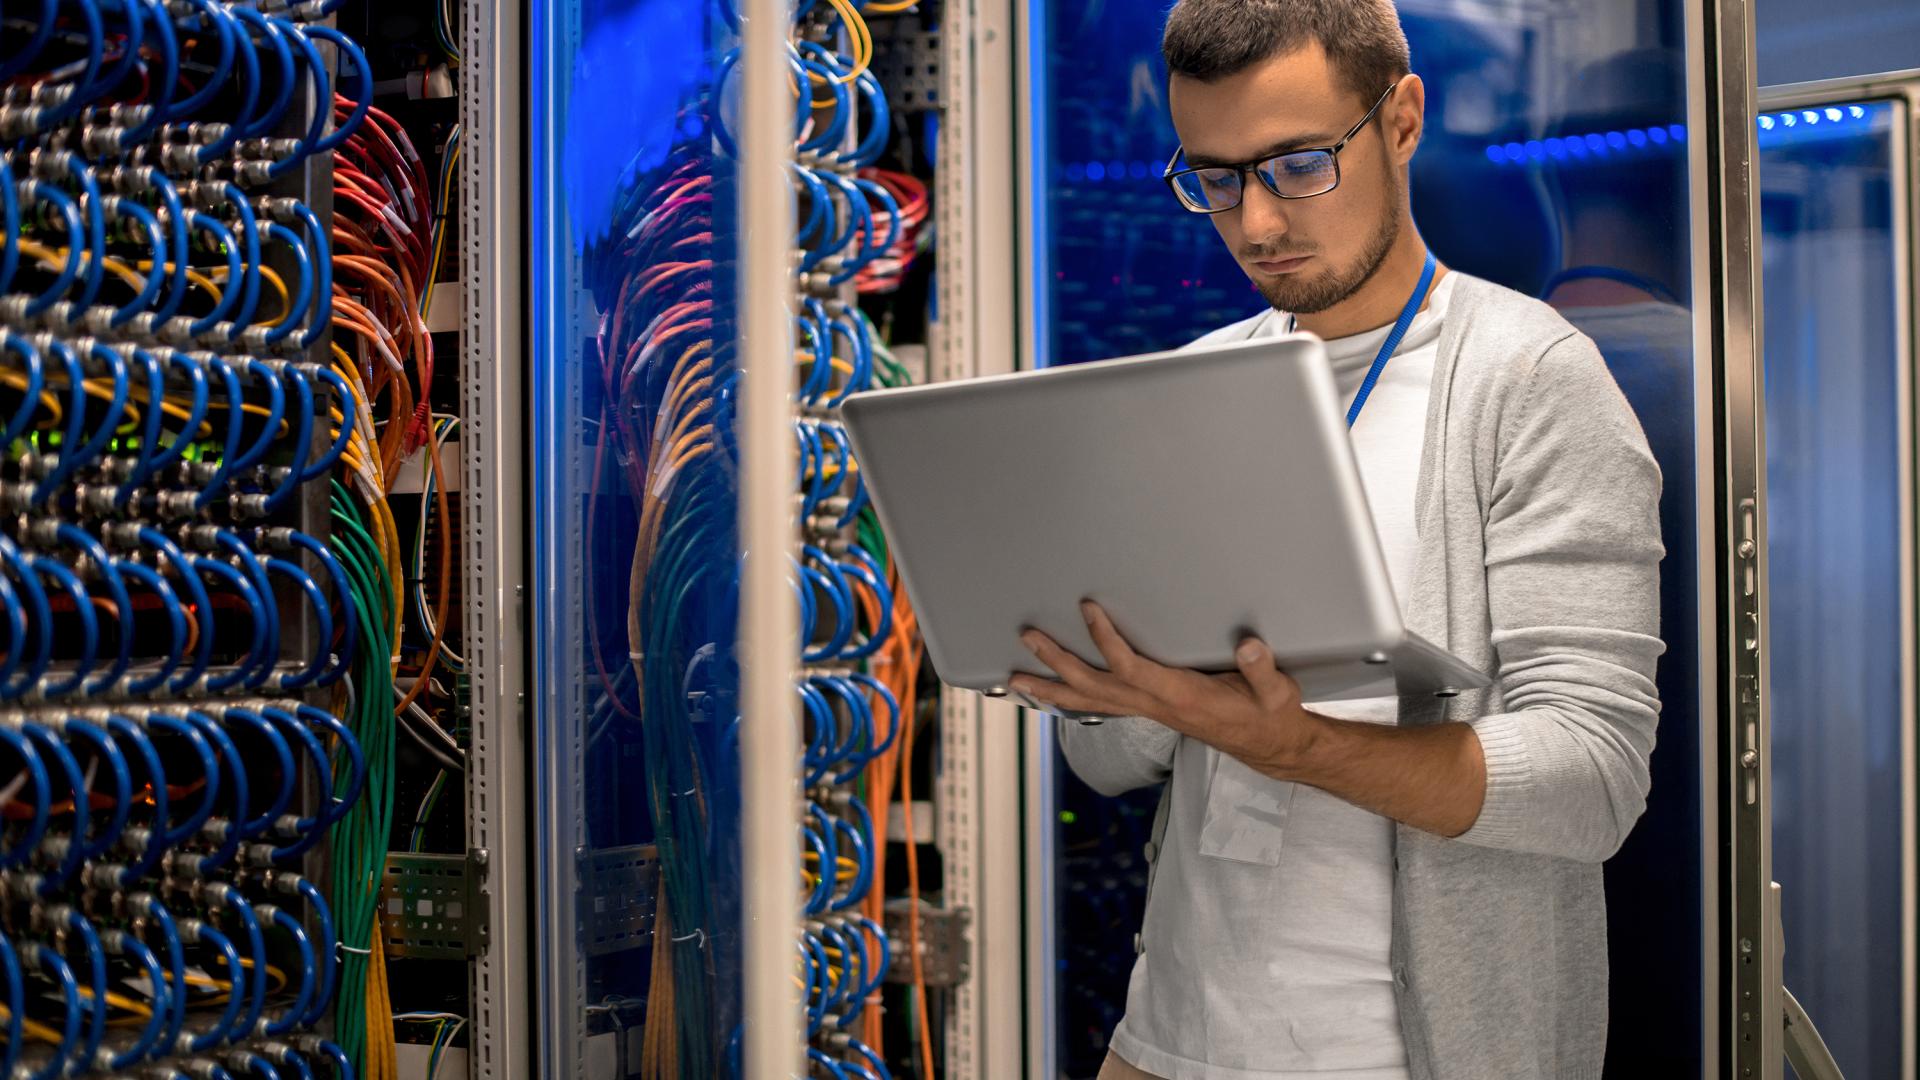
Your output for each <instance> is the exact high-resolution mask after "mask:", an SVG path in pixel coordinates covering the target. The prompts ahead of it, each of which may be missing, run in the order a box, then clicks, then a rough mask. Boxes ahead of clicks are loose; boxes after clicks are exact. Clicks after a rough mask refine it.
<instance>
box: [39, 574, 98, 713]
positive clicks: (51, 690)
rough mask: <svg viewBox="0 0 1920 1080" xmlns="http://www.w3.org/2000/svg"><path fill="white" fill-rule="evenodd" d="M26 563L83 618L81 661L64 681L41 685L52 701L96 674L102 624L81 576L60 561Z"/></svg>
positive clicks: (76, 688) (68, 692)
mask: <svg viewBox="0 0 1920 1080" xmlns="http://www.w3.org/2000/svg"><path fill="white" fill-rule="evenodd" d="M27 562H28V563H29V564H31V565H32V566H33V569H34V571H35V572H36V573H38V574H40V575H41V576H43V577H47V578H51V579H53V581H54V582H55V583H56V584H58V585H59V586H60V588H61V589H63V590H65V592H66V594H67V597H68V598H69V599H71V600H72V601H73V606H74V611H75V613H76V614H78V615H79V617H80V657H79V659H78V660H77V661H76V662H75V663H74V669H73V672H72V674H70V675H68V676H66V677H65V678H63V679H58V680H56V681H53V682H43V683H41V684H40V689H41V691H42V692H43V693H45V694H46V695H47V696H49V697H59V696H61V695H63V694H71V693H73V692H74V691H75V690H78V689H80V686H81V684H82V683H84V682H86V679H87V676H88V675H91V674H93V667H94V655H95V654H96V653H97V652H98V651H99V648H100V622H99V620H98V619H96V618H94V615H93V598H92V597H91V596H88V595H87V587H86V586H85V585H82V584H81V583H80V577H79V575H77V574H75V573H74V572H73V571H72V570H69V569H67V567H66V566H65V565H63V564H62V563H60V562H59V561H58V560H55V559H48V558H43V557H41V556H39V555H29V556H27ZM46 632H47V633H48V634H51V633H52V632H53V628H52V627H51V626H49V627H48V628H47V631H46Z"/></svg>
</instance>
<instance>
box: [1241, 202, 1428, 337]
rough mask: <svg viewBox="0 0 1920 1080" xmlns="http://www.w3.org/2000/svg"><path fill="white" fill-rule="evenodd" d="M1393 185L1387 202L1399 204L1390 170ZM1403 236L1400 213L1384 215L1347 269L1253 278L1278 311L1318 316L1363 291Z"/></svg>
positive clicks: (1258, 256)
mask: <svg viewBox="0 0 1920 1080" xmlns="http://www.w3.org/2000/svg"><path fill="white" fill-rule="evenodd" d="M1388 175H1389V178H1390V182H1391V186H1392V188H1393V189H1394V190H1392V191H1390V192H1389V198H1388V202H1387V205H1388V206H1389V207H1395V206H1398V205H1400V198H1399V191H1398V188H1399V178H1398V176H1396V175H1394V174H1392V173H1389V174H1388ZM1398 239H1400V215H1399V214H1397V213H1392V212H1389V213H1387V214H1385V215H1384V216H1383V217H1382V218H1381V220H1380V223H1379V225H1377V226H1375V228H1374V230H1373V234H1372V235H1370V236H1368V237H1367V243H1366V246H1365V247H1364V248H1362V249H1361V251H1360V258H1359V259H1358V260H1356V261H1355V262H1354V264H1353V265H1352V266H1350V267H1347V268H1346V269H1344V270H1342V269H1338V268H1336V269H1332V270H1328V271H1326V272H1325V273H1322V274H1320V275H1318V276H1316V277H1303V276H1301V275H1298V274H1284V275H1281V276H1280V277H1279V278H1276V279H1274V280H1271V281H1262V280H1260V279H1258V278H1254V279H1253V283H1254V287H1255V288H1257V289H1259V290H1260V295H1261V296H1262V297H1264V298H1265V299H1266V301H1267V303H1268V304H1269V305H1271V306H1272V307H1273V309H1274V310H1275V311H1284V312H1287V313H1288V314H1290V315H1317V314H1319V313H1320V312H1322V311H1325V310H1327V309H1328V308H1330V307H1332V306H1333V305H1335V304H1337V303H1339V302H1340V301H1342V300H1345V299H1346V298H1347V297H1349V296H1352V295H1353V294H1354V293H1356V292H1358V291H1360V287H1361V286H1363V285H1365V284H1366V283H1367V282H1368V281H1369V280H1371V279H1372V277H1373V275H1374V274H1375V273H1376V272H1378V271H1379V269H1380V264H1381V263H1383V262H1385V261H1386V260H1387V252H1389V251H1392V250H1393V245H1394V242H1395V241H1396V240H1398ZM1285 257H1286V255H1285V254H1284V253H1274V254H1268V253H1264V252H1261V253H1256V254H1254V255H1252V256H1250V257H1249V258H1248V260H1247V261H1249V262H1251V261H1253V259H1255V258H1285Z"/></svg>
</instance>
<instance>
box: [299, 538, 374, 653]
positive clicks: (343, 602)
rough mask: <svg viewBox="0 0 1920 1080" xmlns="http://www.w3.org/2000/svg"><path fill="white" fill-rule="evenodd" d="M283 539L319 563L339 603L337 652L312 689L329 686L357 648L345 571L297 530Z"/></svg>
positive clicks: (355, 618)
mask: <svg viewBox="0 0 1920 1080" xmlns="http://www.w3.org/2000/svg"><path fill="white" fill-rule="evenodd" d="M286 538H287V541H288V542H289V543H291V544H292V545H293V546H294V547H296V548H299V549H300V550H302V551H305V552H307V553H308V554H309V555H312V556H313V557H314V558H316V559H318V560H319V561H320V565H322V566H324V567H326V568H327V577H328V578H329V579H330V580H331V581H332V582H333V589H334V595H335V596H337V597H338V598H339V600H340V607H339V609H338V613H337V615H336V616H335V619H334V621H335V623H336V624H338V625H339V626H340V628H341V631H340V651H339V652H337V653H335V654H334V661H333V664H332V666H331V667H330V668H329V669H328V670H327V671H325V672H323V673H322V674H321V675H320V677H319V678H318V679H316V680H315V684H316V685H319V686H330V685H332V684H333V683H335V682H337V681H339V679H340V677H341V676H342V675H345V674H346V672H347V668H348V666H349V665H351V664H352V663H353V657H354V653H355V651H356V650H357V649H358V648H359V643H360V627H359V617H358V616H357V615H356V613H355V611H354V606H353V589H352V588H351V582H350V581H349V580H348V578H347V572H346V569H345V568H344V567H342V566H341V565H340V560H339V559H337V558H335V557H334V554H333V552H332V551H330V550H328V549H327V545H325V544H323V543H321V542H320V541H318V540H315V539H314V538H313V537H311V536H308V535H307V534H306V533H303V532H301V531H300V530H298V529H288V530H287V531H286Z"/></svg>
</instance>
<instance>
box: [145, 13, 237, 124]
mask: <svg viewBox="0 0 1920 1080" xmlns="http://www.w3.org/2000/svg"><path fill="white" fill-rule="evenodd" d="M186 4H187V6H188V7H190V8H192V9H194V10H195V11H198V12H199V13H200V20H201V21H200V23H199V24H197V25H196V24H194V23H192V22H186V23H182V24H181V27H182V29H186V30H190V31H191V30H197V29H199V28H200V27H201V26H204V27H207V28H209V29H211V30H212V31H213V32H214V33H216V34H218V35H219V37H220V55H219V58H218V59H216V60H215V61H214V62H213V70H212V71H211V72H209V73H208V75H207V81H206V82H205V83H204V84H202V85H201V87H200V89H198V90H196V91H194V93H193V94H192V95H190V96H188V97H186V98H184V99H182V100H180V101H175V102H173V103H172V104H171V105H170V106H169V107H168V109H167V110H166V115H165V116H164V117H163V118H162V120H163V122H171V121H174V120H178V119H184V118H186V117H188V116H192V115H193V114H195V113H197V112H199V111H200V110H201V109H203V108H205V107H206V106H207V105H208V104H209V103H211V102H212V101H213V99H214V96H215V95H216V94H218V93H219V92H220V90H221V89H222V88H223V87H225V86H226V85H227V76H228V74H229V73H231V72H232V70H233V55H234V36H235V32H236V31H235V29H234V26H233V23H232V21H231V19H232V16H230V15H228V14H227V8H226V6H225V5H224V4H216V3H214V0H186ZM250 111H252V107H251V106H248V107H247V108H246V109H244V110H242V115H245V114H246V113H247V112H250Z"/></svg>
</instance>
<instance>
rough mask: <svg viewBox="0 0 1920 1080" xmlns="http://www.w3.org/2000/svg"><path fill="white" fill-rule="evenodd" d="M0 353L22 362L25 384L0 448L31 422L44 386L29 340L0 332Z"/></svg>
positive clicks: (36, 351)
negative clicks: (10, 355) (25, 374)
mask: <svg viewBox="0 0 1920 1080" xmlns="http://www.w3.org/2000/svg"><path fill="white" fill-rule="evenodd" d="M11 238H12V237H11V235H9V239H11ZM0 287H3V286H0ZM4 353H12V354H13V355H15V356H18V357H20V359H21V360H23V361H24V362H25V366H26V373H27V385H26V386H25V387H24V388H23V389H22V390H21V395H20V407H19V408H18V409H16V410H14V414H13V419H11V420H9V421H7V426H6V427H5V428H0V447H8V446H12V445H13V441H14V440H15V439H18V438H19V437H20V436H21V435H23V434H25V433H26V430H27V425H28V424H31V423H33V417H34V414H35V413H37V412H39V411H40V391H41V389H42V388H44V387H45V386H46V385H47V372H46V367H45V365H44V364H43V363H42V362H41V359H40V350H39V349H37V348H34V345H33V342H32V341H31V340H29V339H27V338H24V337H21V336H20V335H18V334H16V333H14V332H13V331H11V330H4V331H0V355H4Z"/></svg>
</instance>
